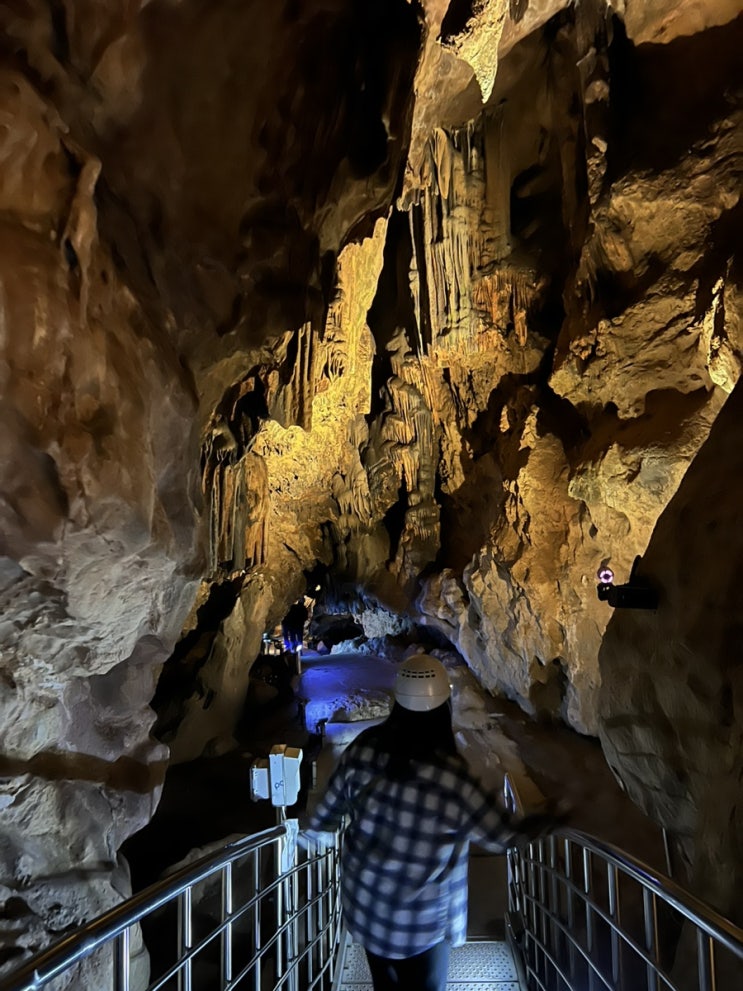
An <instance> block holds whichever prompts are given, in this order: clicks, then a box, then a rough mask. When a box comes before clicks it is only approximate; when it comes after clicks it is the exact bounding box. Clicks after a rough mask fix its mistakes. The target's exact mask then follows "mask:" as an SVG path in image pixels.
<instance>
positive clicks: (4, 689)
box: [0, 0, 419, 967]
mask: <svg viewBox="0 0 743 991" xmlns="http://www.w3.org/2000/svg"><path fill="white" fill-rule="evenodd" d="M418 47H419V26H418V22H417V18H416V14H415V11H414V10H413V9H412V8H411V7H410V5H409V4H408V3H407V2H405V0H389V2H388V0H384V2H382V3H379V4H374V5H372V6H367V5H358V4H355V3H351V2H349V0H331V2H329V3H325V4H321V5H313V4H301V3H300V4H295V3H286V4H265V3H260V2H256V3H246V4H241V5H238V6H235V5H234V4H231V3H228V2H221V0H220V2H217V3H209V4H203V3H201V2H200V0H185V2H183V3H178V4H171V3H169V2H166V0H152V2H150V3H146V4H145V3H143V4H139V3H133V4H131V3H126V4H121V3H119V2H117V0H83V2H80V3H78V2H77V0H75V2H74V3H73V2H72V0H70V2H67V0H63V2H61V3H58V4H47V3H44V2H41V0H39V2H36V0H32V2H31V3H29V4H22V5H17V4H11V5H4V6H3V7H2V10H1V11H0V118H1V120H0V125H1V126H0V317H1V318H2V320H1V330H0V417H1V422H0V565H1V567H0V571H1V573H2V581H1V582H0V588H1V591H0V597H1V601H2V623H1V624H0V777H1V779H2V783H1V785H0V807H1V808H2V821H1V823H0V831H1V837H0V839H1V842H0V851H2V852H1V853H0V929H1V930H2V931H3V933H10V934H11V935H10V938H9V940H8V941H5V942H4V945H5V943H7V945H8V946H9V948H8V949H7V950H5V949H4V950H3V951H2V953H1V954H0V967H3V966H6V967H7V966H9V965H11V964H12V963H14V962H16V961H17V960H18V959H19V958H20V957H21V956H22V955H23V954H25V953H27V952H29V951H30V950H32V949H33V948H35V947H38V946H40V945H42V944H43V943H45V942H47V941H48V939H49V938H50V935H51V934H53V933H55V932H59V931H60V930H62V929H65V928H67V927H69V926H73V925H76V924H78V923H79V922H81V921H82V920H83V919H84V918H89V917H91V916H92V915H95V914H96V913H98V912H100V911H101V910H102V909H104V908H106V907H108V906H109V905H111V904H112V903H113V902H114V901H117V900H119V899H120V898H121V897H122V895H124V894H125V893H126V890H127V884H128V882H127V878H126V871H125V870H124V869H123V867H122V866H120V865H118V850H119V848H120V847H121V844H122V842H123V841H124V840H125V839H126V837H127V836H129V835H131V833H132V832H134V831H136V830H137V829H138V828H140V827H141V826H142V825H144V823H145V822H146V821H147V820H148V818H149V817H150V815H151V814H152V811H153V808H154V806H155V804H156V802H157V799H158V795H159V789H160V786H161V783H162V779H163V774H164V771H165V766H166V762H167V760H168V757H169V753H168V748H167V747H165V746H163V745H162V743H160V742H158V741H157V740H156V739H155V738H154V737H153V736H152V735H151V730H152V728H153V723H154V721H155V712H154V711H153V709H152V708H151V707H150V704H149V703H150V702H151V701H152V700H153V697H155V695H156V684H157V681H158V677H159V675H160V673H161V670H162V669H163V665H164V662H165V661H166V660H168V659H169V658H171V657H172V654H173V648H174V645H175V643H176V641H177V640H178V638H179V636H180V634H181V631H182V630H183V628H184V624H186V626H187V627H188V624H190V623H191V622H192V620H191V619H190V618H189V615H190V610H191V607H192V605H193V604H194V600H195V598H196V596H197V594H200V595H201V596H202V597H203V596H205V595H206V596H207V597H208V588H209V587H210V586H211V583H216V584H218V585H219V584H224V583H232V584H234V585H235V594H234V609H233V613H234V615H230V616H226V617H224V619H225V625H224V627H222V626H221V625H220V624H217V625H218V627H219V628H218V629H216V630H212V631H210V632H211V633H213V634H214V635H213V636H212V637H211V640H210V643H209V649H208V650H206V654H207V655H208V658H209V664H206V665H202V666H201V667H199V668H198V671H197V672H196V674H195V678H194V682H193V683H192V684H191V685H190V686H188V685H186V687H185V688H183V690H182V693H181V704H180V707H179V710H178V712H177V713H175V714H173V712H172V711H171V710H170V709H167V711H165V710H164V715H165V716H167V720H166V721H167V722H168V725H171V726H176V727H177V726H178V725H180V724H183V725H184V732H183V734H182V736H181V738H177V737H178V735H177V729H176V730H174V735H173V736H172V738H171V741H170V742H173V743H174V745H175V744H176V743H177V747H176V751H177V752H176V756H179V755H180V757H183V756H189V755H193V754H195V753H197V752H200V751H201V750H203V749H204V748H209V747H216V748H218V747H219V746H221V745H222V743H223V742H224V741H220V734H219V732H217V731H216V730H215V729H214V721H215V720H216V722H219V723H224V724H227V729H226V731H225V734H224V735H225V738H226V740H227V741H228V740H229V735H230V729H231V725H232V723H233V722H234V719H235V718H236V713H238V712H239V710H240V706H241V703H242V696H241V692H244V688H245V686H246V683H247V672H248V670H249V665H250V663H251V661H252V658H253V657H254V656H255V654H256V653H257V651H258V645H259V642H260V637H261V634H262V632H263V629H264V627H265V625H267V624H270V623H271V622H273V621H275V620H276V619H277V618H280V616H281V614H282V611H283V609H284V607H285V605H286V604H287V603H288V602H290V601H291V597H292V595H293V594H295V593H296V588H295V586H296V585H297V583H298V581H300V580H301V568H302V566H303V565H304V564H305V562H306V563H307V565H308V566H312V564H313V563H314V562H315V560H316V559H317V558H318V556H320V557H322V556H323V555H325V556H327V549H326V543H327V542H326V538H325V536H324V535H323V533H321V532H319V526H320V521H322V522H324V523H327V521H328V512H327V511H326V509H327V505H328V501H329V495H328V494H327V492H326V484H327V488H328V490H329V487H330V480H331V479H332V477H333V474H334V473H337V472H340V471H342V472H344V473H346V474H347V476H348V477H352V476H353V471H354V465H355V464H358V457H359V456H358V449H357V448H356V447H355V446H354V445H353V444H351V442H350V441H346V440H344V441H343V443H344V445H345V446H344V447H343V450H342V451H341V452H338V455H337V456H336V452H335V450H334V449H333V445H334V443H335V438H336V437H339V438H340V437H343V438H346V437H348V436H355V435H354V434H353V432H351V433H350V434H349V430H350V429H351V428H350V427H349V422H350V423H351V424H353V422H354V420H355V418H356V416H357V409H356V398H355V396H354V391H355V390H360V394H362V395H363V394H365V393H368V382H367V383H366V384H364V374H365V371H364V369H365V368H366V367H367V362H366V361H360V363H359V371H358V375H356V373H354V375H350V374H349V373H348V369H346V368H342V367H340V366H339V365H338V363H337V360H336V359H337V356H338V352H339V349H340V346H339V345H337V344H336V346H335V348H334V347H333V346H332V334H331V333H330V330H328V333H327V339H325V337H324V335H325V333H326V324H327V318H328V311H329V309H330V308H331V302H332V301H333V300H334V299H335V298H336V281H337V272H336V269H337V265H336V263H337V254H338V252H339V251H340V249H341V247H342V245H343V243H344V241H345V240H346V239H347V237H348V235H349V233H351V232H355V237H356V239H357V240H358V241H360V242H364V241H365V239H366V240H368V239H370V238H371V237H372V234H373V231H374V223H375V221H376V220H377V219H378V218H380V217H384V214H385V213H386V211H387V209H388V206H389V202H390V199H391V197H392V192H393V190H394V186H395V183H396V181H397V176H398V174H399V171H400V166H401V161H402V156H403V153H404V148H405V144H406V140H407V133H408V131H409V113H408V109H409V104H410V82H411V80H412V76H413V73H414V69H415V64H416V60H417V57H418ZM383 223H384V221H383V220H382V224H383ZM377 239H378V238H377ZM380 250H381V249H380ZM349 264H351V263H350V262H349ZM350 298H351V297H350V295H349V299H350ZM350 305H351V306H352V307H353V306H355V305H356V303H355V301H354V300H351V303H350ZM362 316H363V313H362ZM336 330H337V328H336ZM342 333H345V322H344V324H343V329H342V330H338V333H337V334H336V337H337V336H338V334H342ZM361 339H363V323H361V324H358V336H357V338H355V339H354V342H353V344H351V345H349V349H348V352H347V353H348V361H349V362H351V363H353V362H355V361H356V356H357V353H358V349H357V348H356V347H355V345H356V343H357V342H358V340H361ZM366 346H367V350H368V352H369V354H371V348H370V347H369V345H368V343H367V345H366ZM325 358H327V361H326V362H325V366H323V364H322V362H323V361H324V360H325ZM324 367H325V368H326V370H325V371H323V368H324ZM331 379H332V380H335V381H337V380H340V379H343V381H342V382H341V383H340V384H337V385H335V387H333V385H332V384H331V385H330V389H331V390H332V389H333V388H335V393H337V394H339V395H342V396H344V398H345V396H347V397H348V400H349V409H350V412H349V414H348V416H347V417H346V418H345V419H344V416H342V415H337V414H336V413H335V412H334V411H333V410H332V409H330V410H329V412H328V418H329V419H330V420H332V421H333V427H332V431H331V434H332V440H331V439H330V438H328V439H327V443H328V444H329V445H330V449H329V448H328V447H326V446H325V444H324V443H319V444H318V442H317V440H315V441H313V443H315V444H316V445H317V446H315V447H314V448H313V450H312V453H311V456H310V459H309V461H310V463H315V464H317V465H318V468H317V475H318V482H317V485H318V489H317V492H315V491H314V490H313V491H311V492H310V493H309V495H310V497H311V499H312V500H314V499H315V498H317V501H318V503H319V504H321V505H322V506H323V507H325V508H323V509H322V510H321V511H320V512H319V516H318V517H317V518H316V516H315V515H313V514H312V513H310V514H309V515H308V516H307V517H302V520H301V521H300V522H299V523H298V524H297V525H296V527H295V531H294V533H293V534H292V533H289V532H288V531H287V532H284V533H282V531H281V528H280V527H278V528H277V527H276V519H277V518H278V519H279V520H282V521H283V518H284V517H283V516H282V512H285V513H286V514H291V513H293V512H294V511H295V510H296V508H297V507H303V506H304V505H305V504H306V501H305V500H306V499H307V496H308V493H302V492H301V491H299V490H298V487H297V486H296V484H295V482H296V480H295V479H294V478H293V472H292V473H290V470H289V460H290V459H289V457H288V448H289V447H290V446H291V444H292V443H295V442H296V441H297V439H299V446H300V447H301V446H302V442H301V438H302V437H304V436H305V428H306V429H307V430H309V427H310V424H311V418H312V414H313V406H314V404H315V399H316V396H317V394H319V393H321V391H322V389H323V388H324V387H325V385H326V384H327V382H330V380H331ZM326 380H327V382H326ZM352 382H353V386H352V387H351V383H352ZM319 406H320V407H321V410H320V413H319V414H318V416H319V420H320V422H321V421H322V399H320V400H319ZM336 421H338V423H337V424H336ZM264 425H267V426H266V432H267V436H262V431H263V427H264ZM307 436H309V434H308V435H307ZM317 436H318V435H317V434H315V437H316V438H317ZM287 438H290V441H289V443H287ZM302 470H303V471H304V468H303V467H302ZM284 473H286V474H284ZM357 475H358V472H357ZM353 488H354V490H355V491H359V483H358V479H357V480H356V482H354V483H353ZM277 514H278V516H277ZM297 552H298V553H297ZM202 580H203V581H205V582H206V583H207V586H206V591H205V590H204V588H202V587H201V584H200V583H201V582H202ZM199 601H200V600H199ZM196 611H198V603H197V610H196ZM194 667H196V665H194ZM202 668H203V669H202ZM189 670H190V669H189ZM183 680H184V679H181V682H179V684H182V682H183ZM186 680H187V679H186ZM166 682H167V679H166ZM202 690H203V691H202ZM199 691H201V692H202V694H201V695H200V696H199ZM206 699H208V700H210V703H211V704H210V705H209V706H206V705H205V704H203V703H204V701H205V700H206ZM166 708H167V707H166ZM220 728H221V727H220ZM179 748H180V749H179Z"/></svg>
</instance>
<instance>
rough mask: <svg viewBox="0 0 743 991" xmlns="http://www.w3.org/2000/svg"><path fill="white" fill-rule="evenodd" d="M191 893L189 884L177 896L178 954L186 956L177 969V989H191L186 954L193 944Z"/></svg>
mask: <svg viewBox="0 0 743 991" xmlns="http://www.w3.org/2000/svg"><path fill="white" fill-rule="evenodd" d="M192 894H193V892H192V888H191V885H190V884H189V885H188V887H186V888H184V890H183V891H182V892H181V894H180V897H179V898H178V947H179V952H180V955H181V956H182V957H186V959H185V960H184V961H183V962H182V965H181V966H180V967H179V969H178V991H193V986H192V973H193V972H192V969H191V957H190V956H188V953H189V951H190V950H191V947H192V946H193V914H192V908H193V900H192Z"/></svg>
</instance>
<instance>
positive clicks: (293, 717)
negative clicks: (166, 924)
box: [123, 651, 664, 891]
mask: <svg viewBox="0 0 743 991" xmlns="http://www.w3.org/2000/svg"><path fill="white" fill-rule="evenodd" d="M445 661H446V663H447V666H448V668H449V672H450V676H451V679H452V686H453V705H454V723H455V730H456V736H457V742H458V744H459V746H460V748H461V749H462V751H463V752H464V753H465V755H466V757H467V759H468V760H469V761H470V764H471V765H472V766H473V769H474V770H475V771H476V773H478V774H479V775H480V776H481V777H482V778H483V779H484V780H485V781H486V782H487V783H488V784H489V785H490V786H491V787H493V788H494V789H495V788H500V786H501V784H502V780H503V774H504V773H505V772H506V771H509V772H511V773H512V774H514V775H515V776H516V777H517V779H518V780H519V781H520V782H522V783H523V782H526V783H527V784H528V782H529V781H531V782H533V783H534V784H535V785H536V788H537V789H538V792H540V793H541V794H542V795H544V796H546V797H551V798H556V799H559V798H565V799H567V801H568V802H569V803H570V805H571V806H572V808H573V813H572V822H573V824H574V825H576V826H577V827H578V828H581V829H584V830H586V831H587V832H589V833H592V834H594V835H596V836H598V837H600V838H602V839H604V840H608V841H610V842H613V843H616V844H617V845H618V846H620V847H622V848H623V849H625V850H627V851H628V852H630V853H634V854H635V855H636V856H638V857H640V858H641V859H643V860H645V861H646V862H648V863H650V864H651V865H653V866H656V867H658V868H659V869H663V866H664V859H663V844H662V838H661V836H660V832H659V830H658V829H657V827H656V826H655V825H654V824H653V823H651V822H650V821H649V820H648V819H647V818H646V817H645V816H643V815H642V814H641V813H640V811H639V810H638V809H637V808H636V806H635V805H633V804H632V802H630V800H629V799H628V798H627V796H626V795H625V794H624V792H623V791H622V790H621V788H620V787H619V785H618V784H617V782H616V780H615V779H614V777H613V775H612V774H611V772H610V770H609V768H608V766H607V764H606V762H605V760H604V757H603V754H602V751H601V748H600V746H599V744H598V742H597V741H596V740H592V739H587V738H585V737H581V736H579V735H578V734H577V733H575V732H573V731H571V730H569V729H567V728H565V727H564V726H562V725H559V724H555V723H543V722H538V721H535V720H533V719H530V718H529V717H528V716H526V715H525V714H524V713H523V712H522V711H521V710H520V709H519V708H518V706H516V705H515V704H513V703H510V702H508V701H506V700H503V699H494V698H492V697H491V696H489V695H487V694H486V693H484V692H483V691H482V689H480V688H479V686H478V684H477V682H476V681H475V678H474V676H473V675H472V674H471V672H470V671H469V669H468V668H467V667H466V665H465V664H463V663H461V662H459V663H457V662H455V661H454V660H453V657H452V655H447V657H446V658H445ZM302 667H303V673H302V676H301V678H300V679H298V680H297V679H295V682H294V698H293V699H291V700H289V701H286V702H281V703H276V702H274V703H269V704H265V705H262V706H260V707H256V706H255V705H254V704H253V705H251V706H250V707H249V708H247V709H246V712H245V716H244V718H243V720H242V723H241V727H240V729H239V733H238V742H239V746H238V747H237V748H236V749H235V750H233V751H231V752H229V753H226V754H222V755H220V756H215V757H201V758H199V759H198V760H195V761H190V762H188V763H184V764H178V765H175V766H173V767H171V768H170V769H169V770H168V772H167V776H166V779H165V784H164V787H163V793H162V798H161V800H160V803H159V805H158V808H157V811H156V813H155V816H154V817H153V819H152V820H151V822H150V823H149V824H148V825H147V826H146V827H145V828H144V829H142V830H141V831H140V832H139V833H137V834H136V835H135V836H133V837H132V838H131V839H130V840H128V841H127V843H126V844H125V845H124V847H123V853H124V855H125V857H126V858H127V860H128V862H129V864H130V867H131V872H132V887H133V890H134V891H138V890H141V889H142V888H143V887H146V886H147V885H148V884H151V883H152V882H154V881H155V880H157V879H158V878H159V877H160V876H162V874H163V872H164V871H166V870H167V869H168V868H169V867H171V866H172V865H174V864H175V863H178V862H180V861H181V860H182V859H183V858H185V857H186V856H187V855H189V854H190V853H191V852H192V851H193V850H194V849H200V848H203V847H205V846H209V845H211V844H216V843H218V842H219V841H222V840H224V839H225V838H226V837H229V836H235V835H242V834H245V833H251V832H255V831H258V830H261V829H265V828H268V827H269V826H271V825H273V824H274V822H275V810H274V809H273V808H272V807H271V806H269V805H268V803H266V802H259V803H256V802H253V801H251V799H250V795H249V787H248V778H249V767H250V763H251V762H252V760H253V759H254V758H255V757H259V756H265V755H266V754H267V753H268V751H269V750H270V748H271V746H273V745H274V744H275V743H286V744H289V745H292V746H300V747H303V748H311V747H312V746H313V745H315V746H316V745H317V740H316V738H315V737H314V736H313V735H312V734H313V731H314V730H315V729H316V727H317V723H318V722H319V721H320V720H321V719H327V720H328V723H327V726H326V734H325V745H324V746H323V748H322V751H321V755H320V757H319V760H318V793H319V791H320V789H321V788H322V786H323V781H324V780H325V779H326V778H327V774H328V773H329V771H330V769H331V767H332V764H333V762H334V760H335V759H336V757H337V754H338V753H339V752H340V750H341V749H342V748H343V747H344V746H345V745H347V743H349V742H350V740H351V739H352V738H353V737H354V736H355V735H356V734H357V733H358V732H360V731H361V730H362V729H363V728H364V727H365V726H367V725H369V720H370V719H379V718H383V716H384V714H385V712H386V709H387V707H388V705H389V692H390V689H391V685H392V680H393V676H394V671H395V664H394V663H393V662H392V661H390V660H387V659H385V658H383V657H379V656H377V655H373V654H361V653H340V654H331V655H327V656H321V655H319V654H316V653H314V652H312V651H307V652H305V653H304V654H303V658H302ZM303 708H304V717H303V716H302V709H303ZM311 801H312V798H311V797H310V802H311ZM473 874H477V875H478V877H481V876H482V875H481V873H480V871H479V870H478V872H473ZM486 887H487V885H486Z"/></svg>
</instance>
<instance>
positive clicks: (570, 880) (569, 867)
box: [564, 836, 575, 981]
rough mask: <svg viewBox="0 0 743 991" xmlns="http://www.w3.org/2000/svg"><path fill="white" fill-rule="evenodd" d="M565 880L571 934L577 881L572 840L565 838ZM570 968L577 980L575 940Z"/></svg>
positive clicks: (573, 923)
mask: <svg viewBox="0 0 743 991" xmlns="http://www.w3.org/2000/svg"><path fill="white" fill-rule="evenodd" d="M564 844H565V880H566V882H567V884H566V885H565V892H566V894H567V916H568V931H569V932H570V933H574V932H575V912H574V911H573V897H574V895H575V892H574V891H573V884H574V883H575V879H574V877H573V851H572V848H571V846H570V840H569V839H568V837H567V836H566V837H565V841H564ZM568 961H569V962H568V967H569V974H570V980H571V981H572V980H573V979H574V978H575V942H574V940H573V939H570V940H569V947H568Z"/></svg>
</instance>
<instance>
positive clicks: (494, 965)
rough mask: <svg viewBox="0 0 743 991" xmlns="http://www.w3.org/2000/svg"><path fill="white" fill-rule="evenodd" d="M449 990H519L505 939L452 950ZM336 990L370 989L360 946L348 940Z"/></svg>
mask: <svg viewBox="0 0 743 991" xmlns="http://www.w3.org/2000/svg"><path fill="white" fill-rule="evenodd" d="M446 987H447V989H448V991H519V982H518V977H517V975H516V967H515V966H514V962H513V957H512V956H511V951H510V949H509V948H508V946H507V944H506V943H490V942H478V943H466V944H465V945H464V946H459V947H457V949H456V950H452V954H451V959H450V961H449V980H448V982H447V985H446ZM338 991H372V983H371V974H370V973H369V968H368V966H367V963H366V956H365V954H364V951H363V949H362V948H361V947H360V946H359V945H358V944H357V943H348V945H347V946H346V953H345V956H344V959H343V971H342V974H341V982H340V985H339V988H338Z"/></svg>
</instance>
